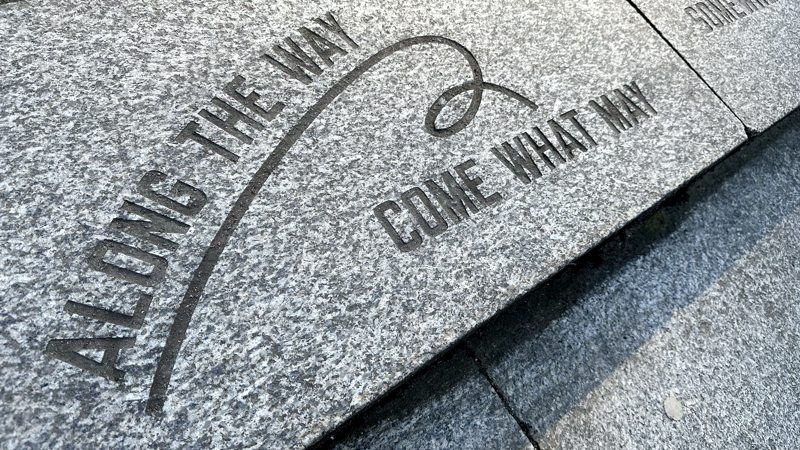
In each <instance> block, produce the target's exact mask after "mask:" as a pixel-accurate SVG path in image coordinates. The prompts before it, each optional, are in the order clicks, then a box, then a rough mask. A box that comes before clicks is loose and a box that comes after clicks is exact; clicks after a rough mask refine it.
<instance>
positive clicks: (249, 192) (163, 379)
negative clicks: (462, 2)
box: [145, 36, 538, 414]
mask: <svg viewBox="0 0 800 450" xmlns="http://www.w3.org/2000/svg"><path fill="white" fill-rule="evenodd" d="M420 44H443V45H446V46H449V47H452V48H454V49H456V50H457V51H458V52H459V53H461V54H462V55H463V56H464V58H465V59H466V60H467V63H468V64H469V67H470V69H471V70H472V81H470V82H467V83H464V84H461V85H458V86H455V87H452V88H450V89H448V90H447V91H445V93H444V94H442V95H441V96H439V98H438V99H436V101H435V102H434V103H433V105H431V107H430V108H429V109H428V114H427V115H426V117H425V130H426V131H427V132H428V133H430V134H432V135H434V136H438V137H447V136H451V135H453V134H455V133H458V132H459V131H461V130H463V129H464V127H466V126H467V125H468V124H469V123H470V122H471V121H472V119H473V118H474V117H475V114H477V112H478V108H479V107H480V104H481V100H482V98H483V90H484V89H489V90H494V91H497V92H500V93H502V94H505V95H507V96H509V97H511V98H514V99H515V100H518V101H519V102H521V103H522V104H524V105H525V106H527V107H529V108H532V109H534V110H536V109H537V108H538V106H537V105H536V104H535V103H534V102H532V101H530V100H528V99H527V98H525V97H523V96H522V95H520V94H518V93H516V92H514V91H511V90H509V89H506V88H504V87H502V86H498V85H496V84H491V83H484V81H483V74H482V72H481V69H480V66H479V65H478V61H477V60H476V59H475V57H474V56H473V55H472V53H470V51H469V50H467V48H466V47H464V46H462V45H461V44H459V43H458V42H456V41H453V40H451V39H447V38H444V37H440V36H418V37H413V38H409V39H404V40H402V41H399V42H397V43H396V44H393V45H390V46H389V47H386V48H384V49H382V50H380V51H379V52H378V53H375V54H374V55H372V56H371V57H369V59H367V60H366V61H364V62H363V63H361V64H360V65H359V66H357V67H356V68H355V69H353V70H352V71H350V72H349V73H348V74H347V75H345V76H344V77H343V78H342V79H340V80H339V81H338V82H336V84H334V85H333V86H332V87H331V88H330V89H329V90H328V91H327V92H326V93H325V94H324V95H323V96H322V97H321V98H320V99H319V100H318V101H317V103H315V104H314V105H313V106H312V107H311V108H310V109H309V110H308V111H307V112H306V113H305V114H304V115H303V116H302V117H301V118H300V120H299V121H298V122H297V123H296V124H295V125H294V126H293V127H292V128H291V129H290V130H289V132H288V133H287V134H286V136H285V137H284V138H283V140H282V141H280V142H279V143H278V145H277V146H276V147H275V150H273V151H272V153H270V155H269V156H268V157H267V159H266V161H264V163H263V164H262V165H261V167H260V168H259V169H258V171H257V172H256V173H255V175H253V178H251V179H250V182H249V183H248V184H247V187H246V188H245V189H244V191H243V192H242V193H241V194H240V195H239V198H238V199H237V200H236V203H234V205H233V208H231V211H230V212H229V213H228V216H227V217H226V218H225V221H224V222H223V223H222V226H221V227H220V229H219V231H217V234H216V235H215V236H214V238H213V239H212V240H211V244H210V245H209V247H208V250H206V253H205V254H204V255H203V259H202V260H201V261H200V265H199V266H198V267H197V269H196V270H195V271H194V274H193V275H192V279H191V281H190V282H189V287H188V288H187V289H186V294H185V295H184V296H183V300H182V301H181V304H180V306H178V311H177V313H176V314H175V320H174V321H173V322H172V326H171V327H170V330H169V335H168V336H167V341H166V343H165V345H164V349H163V350H162V352H161V357H160V358H159V360H158V366H157V367H156V372H155V375H154V376H153V384H152V385H151V386H150V394H149V397H148V400H147V406H146V408H145V412H146V413H148V414H153V413H158V412H160V411H161V410H162V409H163V407H164V402H165V400H166V392H167V388H168V387H169V382H170V378H171V377H172V370H173V368H174V366H175V361H176V360H177V359H178V352H179V351H180V349H181V346H182V345H183V341H184V339H185V338H186V330H187V329H188V327H189V323H190V322H191V320H192V315H193V314H194V310H195V308H196V307H197V303H198V302H199V301H200V296H201V295H202V294H203V291H204V290H205V287H206V284H207V283H208V279H209V278H210V277H211V274H212V273H213V271H214V267H215V266H216V265H217V262H218V261H219V258H220V256H221V255H222V252H223V250H224V249H225V246H226V245H227V244H228V240H229V239H230V237H231V235H232V234H233V232H234V230H235V229H236V227H237V226H238V225H239V222H240V221H241V220H242V217H244V215H245V213H246V212H247V210H248V209H249V208H250V204H251V203H252V202H253V200H254V199H255V198H256V195H258V192H259V191H260V190H261V188H262V187H263V186H264V183H265V182H266V181H267V178H269V176H270V175H271V174H272V172H273V171H274V170H275V169H276V168H277V167H278V165H279V164H280V162H281V160H282V159H283V157H284V156H285V155H286V153H287V152H288V151H289V149H291V148H292V146H293V145H294V144H295V143H296V142H297V141H298V139H300V136H302V135H303V133H304V132H305V131H306V129H308V127H309V126H310V125H311V123H312V122H313V121H314V119H316V118H317V116H319V115H320V113H322V111H324V110H325V108H327V107H328V106H329V105H330V104H331V103H332V102H333V101H334V100H335V99H336V98H337V97H338V96H339V94H341V93H342V92H343V91H344V90H345V89H347V87H349V86H350V85H351V84H353V83H354V82H355V81H356V80H357V79H358V78H359V77H360V76H361V75H363V74H364V73H365V72H366V71H368V70H369V69H371V68H372V67H373V66H375V65H376V64H378V63H379V62H381V61H382V60H383V59H385V58H387V57H388V56H390V55H392V54H393V53H395V52H398V51H400V50H403V49H406V48H408V47H411V46H414V45H420ZM466 91H472V93H473V95H472V101H471V102H470V105H469V107H468V108H467V111H466V112H465V113H464V115H463V116H462V117H461V118H460V119H458V120H457V121H456V122H455V123H453V124H452V125H450V126H448V127H445V128H437V127H436V125H435V122H436V118H437V117H438V116H439V113H441V111H442V109H443V108H444V107H445V105H447V103H448V102H449V101H450V100H452V99H453V98H455V97H456V96H457V95H459V94H461V93H463V92H466Z"/></svg>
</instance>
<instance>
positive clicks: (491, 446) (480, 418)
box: [322, 350, 534, 450]
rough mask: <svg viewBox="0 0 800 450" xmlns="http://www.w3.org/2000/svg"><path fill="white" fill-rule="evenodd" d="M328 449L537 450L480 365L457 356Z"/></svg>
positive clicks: (430, 370)
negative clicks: (493, 388)
mask: <svg viewBox="0 0 800 450" xmlns="http://www.w3.org/2000/svg"><path fill="white" fill-rule="evenodd" d="M322 448H324V449H326V450H357V449H378V448H386V449H395V450H401V449H408V450H421V449H442V450H444V449H454V450H455V449H459V450H495V449H508V450H533V448H534V447H533V444H531V442H530V441H528V439H527V438H526V437H525V435H524V434H523V432H522V430H521V429H520V428H519V426H518V425H517V422H516V421H514V418H513V417H512V416H511V415H510V414H509V413H508V411H507V410H506V408H505V406H504V405H503V403H502V401H501V399H500V397H498V396H497V394H496V393H495V392H494V390H492V386H491V385H490V384H489V381H488V380H487V379H486V377H485V375H483V374H481V373H480V372H479V371H478V366H477V365H476V364H475V361H474V360H473V359H472V358H470V357H468V356H467V355H465V354H464V352H463V350H462V351H458V352H456V354H455V355H454V356H453V357H452V358H450V359H446V360H443V361H440V362H439V363H438V364H437V365H435V366H434V367H432V368H430V369H429V370H428V371H427V372H426V373H425V375H423V376H421V377H420V378H418V379H416V380H415V382H414V383H413V384H412V385H411V386H410V387H409V388H408V389H405V390H403V391H402V392H400V393H399V394H398V395H397V396H396V397H395V398H393V399H392V401H390V402H388V403H387V404H385V405H382V406H381V407H379V408H376V409H374V410H372V411H371V414H370V415H369V418H368V419H367V420H365V421H364V422H363V423H360V424H359V426H358V427H355V428H353V429H351V430H348V433H347V434H346V436H342V437H341V438H339V439H338V440H336V443H335V444H333V445H328V446H323V447H322Z"/></svg>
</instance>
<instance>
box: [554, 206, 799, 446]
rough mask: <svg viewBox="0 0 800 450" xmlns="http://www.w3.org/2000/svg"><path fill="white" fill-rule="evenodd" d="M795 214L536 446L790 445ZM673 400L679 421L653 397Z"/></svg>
mask: <svg viewBox="0 0 800 450" xmlns="http://www.w3.org/2000/svg"><path fill="white" fill-rule="evenodd" d="M798 236H800V215H797V214H796V215H793V216H792V217H790V218H789V219H788V220H787V221H786V222H785V223H783V224H781V226H779V227H778V228H777V229H776V230H775V231H774V232H773V233H771V234H770V235H769V236H767V237H766V238H765V239H764V240H763V241H762V242H759V244H758V245H757V246H756V248H755V249H753V250H752V251H751V252H750V253H749V254H747V256H745V257H744V258H742V260H740V261H738V262H737V263H736V265H735V266H734V267H733V268H732V269H731V270H729V271H728V272H727V273H726V274H725V275H724V276H722V277H720V279H719V280H717V281H716V282H715V283H714V285H712V286H711V287H710V288H709V289H708V290H707V291H706V292H704V293H703V295H701V296H700V297H699V298H697V300H696V301H694V302H693V303H692V304H691V305H689V306H687V307H686V308H683V309H681V310H676V311H675V314H674V315H673V317H672V318H671V319H670V321H669V322H668V323H667V324H666V325H665V327H664V328H663V329H662V330H661V331H659V332H658V333H656V334H655V335H654V336H653V338H652V339H650V341H648V342H647V344H645V345H644V346H642V348H640V349H639V350H638V351H637V352H636V353H635V354H634V355H632V357H631V358H630V359H629V360H628V361H626V362H625V363H624V364H622V365H621V366H620V367H619V368H617V369H616V370H615V371H614V373H613V374H612V375H611V376H610V377H608V378H607V379H606V380H605V381H604V382H603V383H602V384H601V385H600V386H598V387H597V388H596V389H594V390H593V391H592V392H591V393H590V394H589V395H588V396H586V398H584V399H583V400H582V401H581V402H580V403H578V404H577V405H576V406H575V408H573V409H572V411H570V412H569V413H568V414H567V415H565V416H564V417H563V418H561V420H559V421H558V423H556V424H555V426H554V427H553V428H552V429H551V430H549V431H548V433H547V434H546V435H545V437H544V439H542V440H541V441H540V446H541V447H542V448H547V449H550V448H564V449H581V448H586V449H589V448H597V447H598V446H600V447H641V446H647V447H650V448H665V449H667V448H714V449H716V448H719V449H722V448H731V447H747V448H757V447H769V448H792V447H794V446H795V445H796V444H797V436H798V435H800V401H799V400H798V398H800V375H798V374H800V356H798V352H797V348H798V345H800V322H799V321H798V320H797V318H798V317H799V316H800V307H798V303H797V295H798V292H800V283H798V281H800V270H799V269H798V268H800V239H798ZM667 395H673V396H676V397H678V398H680V399H681V401H682V403H683V405H684V410H683V418H682V419H681V420H680V421H673V420H670V419H668V418H667V415H665V414H664V413H663V412H662V410H661V405H660V398H663V396H667Z"/></svg>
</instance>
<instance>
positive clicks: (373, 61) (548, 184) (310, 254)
mask: <svg viewBox="0 0 800 450" xmlns="http://www.w3.org/2000/svg"><path fill="white" fill-rule="evenodd" d="M0 35H2V42H3V43H4V45H3V46H2V47H1V48H0V61H2V64H3V71H2V72H0V89H2V100H0V148H2V158H3V160H2V164H0V193H2V195H0V199H1V201H2V211H3V213H2V215H0V242H2V243H3V244H2V253H0V267H1V268H2V271H0V298H2V299H3V302H2V305H0V321H1V323H0V325H2V326H0V329H2V333H0V339H2V340H3V345H2V352H3V353H2V356H1V358H2V359H0V361H2V366H0V367H2V371H0V379H1V381H2V383H0V386H2V387H1V388H0V389H2V398H3V403H2V406H0V408H2V417H3V428H2V440H3V441H4V442H6V443H7V444H8V445H9V446H12V447H14V446H16V447H21V448H34V447H69V446H78V447H85V448H103V447H108V448H119V447H143V446H158V447H165V448H184V447H187V446H189V447H214V448H222V447H226V448H227V447H245V448H250V447H268V448H298V447H301V446H304V445H308V444H310V443H312V442H314V441H315V440H317V439H319V438H320V437H321V436H322V435H323V434H324V433H325V432H326V431H328V430H330V429H332V428H333V427H334V426H336V425H337V424H339V423H341V422H342V421H343V420H344V419H345V418H346V417H348V416H349V415H351V414H353V413H354V412H355V411H358V410H359V409H360V408H363V407H364V406H365V405H368V404H369V403H370V402H372V401H374V400H376V399H377V398H379V397H380V396H381V395H382V394H383V393H384V392H386V390H387V389H389V388H390V387H391V386H394V385H396V384H397V383H398V382H400V381H401V380H403V379H404V378H406V377H407V376H408V375H409V374H411V373H412V372H414V371H415V370H417V369H418V368H420V367H421V366H423V365H424V364H425V363H426V362H428V361H429V360H430V359H431V358H432V357H433V356H435V355H437V354H439V353H440V352H442V351H443V350H445V349H446V348H448V347H449V346H450V345H452V344H453V342H455V341H456V340H458V339H459V338H461V337H463V336H464V335H465V334H466V333H468V332H469V331H470V330H471V329H473V328H474V327H475V326H477V325H478V324H480V323H482V322H483V321H485V320H486V319H488V318H490V317H491V316H493V315H494V314H495V313H496V312H497V311H499V310H500V309H502V308H504V307H506V306H508V305H509V304H510V303H511V302H513V301H514V300H515V299H516V298H517V297H519V296H520V295H522V294H523V293H525V292H527V291H528V290H530V289H531V288H532V287H534V286H536V285H537V284H538V283H540V282H541V281H542V280H543V279H545V278H547V277H548V276H550V275H551V274H553V273H555V272H556V271H558V270H559V269H560V268H562V267H564V266H565V265H566V264H568V263H569V262H570V261H571V260H573V259H574V258H575V257H576V256H578V255H580V254H582V253H584V252H585V251H586V250H588V249H590V248H592V247H593V246H594V245H596V243H597V242H599V241H600V240H602V239H603V238H605V237H606V236H608V235H609V234H611V233H613V232H614V231H615V230H617V229H619V228H620V227H621V226H623V225H624V224H625V223H627V222H628V221H630V220H631V219H633V218H634V217H636V216H637V215H638V214H640V213H641V212H642V211H644V210H646V209H648V208H650V207H651V206H652V205H653V204H655V203H656V202H658V201H659V200H660V199H662V198H663V197H664V196H665V195H667V194H668V193H670V192H672V191H674V190H675V189H677V188H678V187H679V186H681V185H682V184H684V183H685V182H686V181H687V180H688V179H689V178H691V177H693V176H694V175H696V174H698V173H700V172H701V171H702V170H704V169H705V168H706V167H708V166H709V165H710V164H712V163H714V162H715V161H716V160H718V159H719V158H720V157H722V156H723V155H725V154H727V153H728V152H729V151H730V150H731V149H733V148H734V147H736V146H737V145H738V144H739V143H741V142H742V141H743V140H744V139H745V134H744V129H743V126H742V125H741V123H740V122H739V121H738V120H737V119H736V118H735V116H734V115H733V114H732V113H731V112H730V111H729V110H728V109H727V108H726V107H725V106H724V104H723V103H722V102H721V101H719V100H718V99H717V97H716V96H715V95H714V94H713V93H712V92H711V91H710V90H709V89H707V87H706V86H705V85H704V83H703V82H702V81H701V80H700V79H699V78H698V77H697V76H696V75H695V74H694V73H693V72H692V71H691V70H690V69H689V68H688V67H687V66H686V65H685V64H684V63H683V62H682V60H681V59H680V58H679V57H678V55H676V54H675V53H674V52H672V51H671V49H670V48H669V47H668V46H667V44H666V43H665V42H664V41H663V40H662V39H661V38H660V37H659V36H658V35H657V34H656V33H655V32H654V31H653V30H652V29H650V28H649V27H648V26H647V24H646V23H645V21H644V20H643V19H642V18H641V17H640V16H639V15H637V13H636V12H635V10H634V9H633V8H632V7H631V6H630V5H629V4H627V3H626V2H624V1H618V0H593V1H589V2H584V1H577V0H563V1H558V2H548V3H546V4H542V3H534V2H518V1H514V2H512V1H506V0H503V1H498V2H491V3H487V2H482V1H465V2H459V3H458V5H453V4H451V3H449V2H447V3H446V2H440V3H437V2H429V1H425V2H423V1H404V2H317V3H314V4H310V3H307V2H299V1H271V2H266V1H253V2H250V1H248V2H243V1H242V2H240V1H232V2H225V3H210V2H201V1H181V2H178V1H166V0H165V1H147V2H144V1H140V2H135V1H126V2H94V3H92V2H88V3H81V4H66V5H65V4H58V3H55V2H44V1H28V2H13V3H7V4H4V5H2V7H0Z"/></svg>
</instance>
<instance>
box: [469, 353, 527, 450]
mask: <svg viewBox="0 0 800 450" xmlns="http://www.w3.org/2000/svg"><path fill="white" fill-rule="evenodd" d="M464 348H465V350H466V352H467V355H468V356H469V357H470V358H472V360H473V361H475V365H476V366H478V372H480V373H481V375H483V377H484V378H486V381H488V382H489V385H490V386H491V387H492V390H493V391H494V393H495V394H496V395H497V397H498V398H499V399H500V401H501V402H502V403H503V407H504V408H505V409H506V411H507V412H508V414H509V415H510V416H511V417H513V418H514V421H515V422H517V426H518V427H519V428H520V430H522V433H524V434H525V437H526V438H528V441H529V442H530V443H531V445H532V446H533V448H534V449H535V450H541V447H539V443H538V442H537V441H536V439H535V438H534V437H533V433H532V430H531V427H530V425H528V424H527V423H525V422H524V421H523V420H522V419H521V418H520V417H519V416H518V415H517V413H515V412H514V409H513V408H511V404H510V403H508V400H507V399H506V397H505V396H504V395H503V393H502V392H501V391H500V388H498V387H497V386H496V385H495V384H494V380H492V377H490V376H489V372H487V371H486V368H485V367H484V366H483V364H481V361H480V359H478V356H477V355H476V354H475V352H474V351H473V350H472V349H471V348H470V346H469V345H465V346H464Z"/></svg>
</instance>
